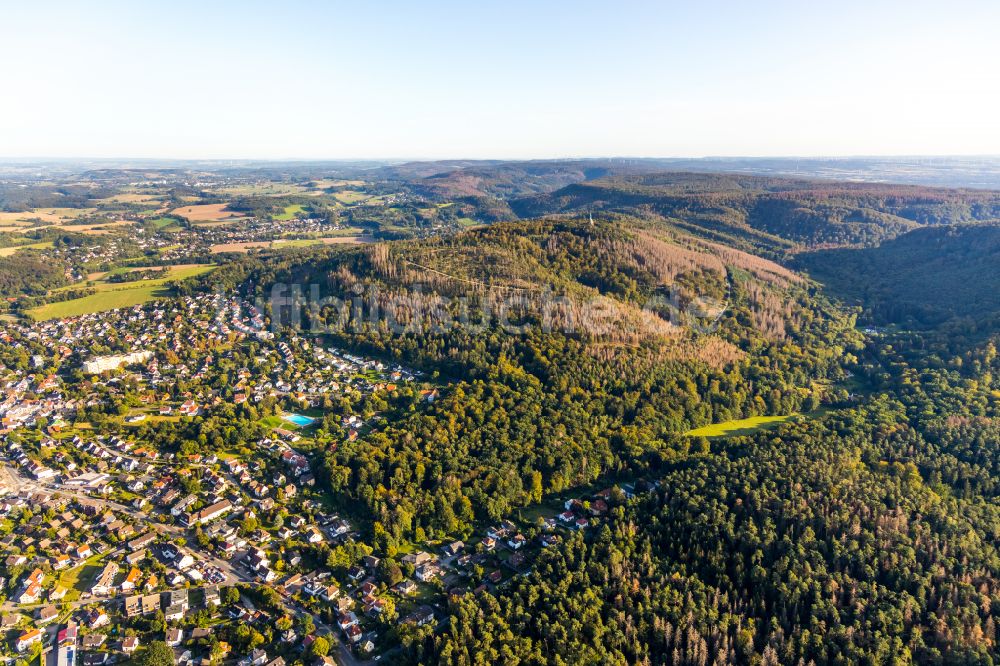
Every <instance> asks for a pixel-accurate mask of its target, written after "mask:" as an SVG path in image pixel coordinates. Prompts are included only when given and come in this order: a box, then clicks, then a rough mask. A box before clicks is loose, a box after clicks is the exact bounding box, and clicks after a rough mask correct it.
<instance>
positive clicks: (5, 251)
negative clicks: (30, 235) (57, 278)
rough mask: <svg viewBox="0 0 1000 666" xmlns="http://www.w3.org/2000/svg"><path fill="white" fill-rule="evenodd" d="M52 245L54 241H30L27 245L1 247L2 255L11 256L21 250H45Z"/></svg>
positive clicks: (0, 254)
mask: <svg viewBox="0 0 1000 666" xmlns="http://www.w3.org/2000/svg"><path fill="white" fill-rule="evenodd" d="M50 247H52V241H44V242H42V243H28V244H27V245H15V246H14V247H0V257H9V256H10V255H12V254H14V253H16V252H20V251H21V250H44V249H46V248H50Z"/></svg>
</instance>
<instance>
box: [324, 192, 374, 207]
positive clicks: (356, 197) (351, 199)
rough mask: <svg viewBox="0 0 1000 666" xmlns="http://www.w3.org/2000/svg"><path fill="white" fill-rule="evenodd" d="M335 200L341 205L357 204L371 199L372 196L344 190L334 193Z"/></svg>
mask: <svg viewBox="0 0 1000 666" xmlns="http://www.w3.org/2000/svg"><path fill="white" fill-rule="evenodd" d="M333 198H335V199H336V200H337V201H339V202H340V203H345V204H356V203H360V202H362V201H365V200H367V199H370V198H371V195H370V194H366V193H365V192H356V191H354V190H344V191H342V192H334V194H333Z"/></svg>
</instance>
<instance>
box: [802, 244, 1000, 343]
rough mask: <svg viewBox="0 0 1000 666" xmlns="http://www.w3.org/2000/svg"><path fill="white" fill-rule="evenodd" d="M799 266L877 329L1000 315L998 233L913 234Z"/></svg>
mask: <svg viewBox="0 0 1000 666" xmlns="http://www.w3.org/2000/svg"><path fill="white" fill-rule="evenodd" d="M797 264H798V265H799V266H801V267H802V268H804V269H805V270H807V271H808V272H809V273H810V274H811V275H812V276H813V277H814V278H815V279H817V280H819V281H820V282H822V283H824V284H825V285H826V286H827V287H828V289H829V290H830V291H831V293H833V294H835V295H837V296H838V297H840V298H843V299H844V300H847V301H849V302H856V303H859V304H862V305H864V306H865V307H866V308H868V310H869V312H870V313H871V316H872V317H873V318H874V320H875V321H876V322H877V323H879V324H887V323H898V324H902V325H904V326H907V327H918V328H922V329H926V328H929V327H934V326H937V325H939V324H941V323H943V322H945V321H948V320H952V319H956V318H965V319H970V320H973V321H976V322H980V323H982V322H992V321H994V320H995V319H996V317H997V315H1000V299H998V298H997V294H998V293H1000V225H997V224H977V225H958V226H948V227H936V228H923V229H916V230H914V231H911V232H909V233H907V234H904V235H902V236H899V237H898V238H895V239H893V240H889V241H887V242H885V243H883V244H882V245H880V246H879V247H875V248H865V249H833V250H825V251H818V252H811V253H805V254H802V255H800V256H798V257H797Z"/></svg>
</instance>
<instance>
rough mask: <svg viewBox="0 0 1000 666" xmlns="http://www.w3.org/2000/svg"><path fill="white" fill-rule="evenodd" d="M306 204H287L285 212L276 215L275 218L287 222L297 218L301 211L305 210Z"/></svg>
mask: <svg viewBox="0 0 1000 666" xmlns="http://www.w3.org/2000/svg"><path fill="white" fill-rule="evenodd" d="M305 209H306V208H305V206H303V205H301V204H292V205H290V206H285V212H283V213H281V214H279V215H275V216H274V219H276V220H279V221H281V222H287V221H289V220H292V219H295V217H297V216H298V214H299V213H301V212H303V211H305Z"/></svg>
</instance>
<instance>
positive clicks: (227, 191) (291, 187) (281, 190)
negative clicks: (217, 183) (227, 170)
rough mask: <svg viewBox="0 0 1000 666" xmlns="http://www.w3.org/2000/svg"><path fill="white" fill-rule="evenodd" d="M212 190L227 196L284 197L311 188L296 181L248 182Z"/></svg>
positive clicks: (304, 192) (305, 192) (301, 192)
mask: <svg viewBox="0 0 1000 666" xmlns="http://www.w3.org/2000/svg"><path fill="white" fill-rule="evenodd" d="M212 192H215V193H216V194H220V195H227V196H236V197H243V196H262V197H284V196H289V195H293V194H308V193H310V190H309V189H308V188H305V187H303V186H302V185H296V184H294V183H246V184H242V185H229V186H226V187H217V188H213V189H212Z"/></svg>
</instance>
